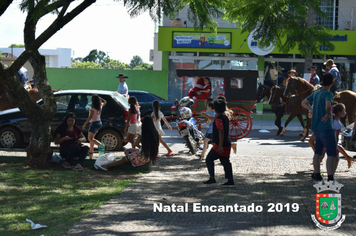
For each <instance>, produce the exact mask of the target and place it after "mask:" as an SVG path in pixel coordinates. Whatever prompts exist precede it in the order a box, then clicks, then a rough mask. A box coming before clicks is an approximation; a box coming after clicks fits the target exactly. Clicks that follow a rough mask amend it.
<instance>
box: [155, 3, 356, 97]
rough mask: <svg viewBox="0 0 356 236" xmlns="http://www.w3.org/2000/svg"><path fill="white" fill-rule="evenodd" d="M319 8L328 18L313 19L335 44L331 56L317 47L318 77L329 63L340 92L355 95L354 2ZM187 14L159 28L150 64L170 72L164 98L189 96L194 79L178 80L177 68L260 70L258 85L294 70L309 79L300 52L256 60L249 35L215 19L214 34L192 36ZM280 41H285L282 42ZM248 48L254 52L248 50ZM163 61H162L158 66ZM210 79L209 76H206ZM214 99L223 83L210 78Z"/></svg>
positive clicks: (271, 54) (273, 52)
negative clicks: (339, 81) (339, 78)
mask: <svg viewBox="0 0 356 236" xmlns="http://www.w3.org/2000/svg"><path fill="white" fill-rule="evenodd" d="M321 8H322V10H323V11H324V12H325V13H326V14H327V16H328V18H327V19H322V18H318V17H316V21H317V24H320V25H323V26H325V27H329V28H331V29H332V31H331V34H332V35H333V37H332V38H331V39H330V40H331V41H332V42H333V44H334V45H335V49H334V50H333V51H331V50H329V49H328V48H326V47H325V46H324V45H319V51H320V53H321V54H322V55H323V56H322V57H321V58H320V57H315V58H313V65H315V66H317V68H318V71H317V72H318V74H319V76H321V75H322V73H323V70H325V66H324V65H323V62H325V61H326V60H327V59H333V60H334V62H335V64H336V65H337V67H338V69H339V70H340V72H341V75H342V84H341V86H340V90H344V89H350V90H353V91H356V82H355V78H356V74H355V71H356V68H355V59H356V44H354V43H353V42H354V41H355V40H356V31H354V30H355V23H356V2H355V1H352V0H322V1H321ZM186 15H187V12H186V10H183V11H181V12H180V13H179V15H178V17H179V19H176V20H173V21H172V20H170V19H168V18H164V20H163V24H162V26H161V27H159V29H158V35H157V44H156V45H157V48H155V52H156V53H157V51H159V52H161V56H160V57H158V59H157V60H156V58H155V60H154V64H156V63H158V64H159V65H162V69H163V70H164V69H167V70H168V99H175V98H179V97H182V96H185V95H186V94H187V91H188V89H189V87H190V86H191V80H192V78H183V79H182V78H179V77H177V76H176V73H175V72H176V70H177V69H195V70H198V69H199V70H258V71H259V80H260V81H264V80H270V81H272V82H276V81H277V76H278V71H288V70H290V69H295V70H296V71H297V72H298V76H299V77H304V78H305V79H309V78H310V74H308V73H304V61H305V58H304V57H303V56H302V55H300V52H299V50H298V48H295V49H293V50H291V51H290V52H288V54H283V53H282V52H281V51H279V49H278V48H274V49H273V50H271V51H270V52H269V53H268V54H267V55H256V54H255V53H254V52H253V49H251V48H253V46H257V45H254V44H257V42H251V41H249V33H244V34H242V33H241V31H242V30H241V29H238V28H237V27H236V26H235V25H232V24H228V23H227V22H224V21H222V20H219V19H217V22H218V24H219V26H218V30H217V34H216V35H213V34H211V33H210V32H209V30H202V31H199V32H197V31H195V30H194V28H193V25H192V23H190V22H189V20H188V19H187V17H186ZM284 40H287V38H285V39H284ZM251 46H252V47H251ZM160 60H162V61H160ZM207 76H208V75H207ZM212 81H213V82H212V87H213V94H214V90H215V93H216V94H219V92H220V91H219V90H221V89H223V80H222V78H212Z"/></svg>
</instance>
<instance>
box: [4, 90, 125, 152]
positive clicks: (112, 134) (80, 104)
mask: <svg viewBox="0 0 356 236" xmlns="http://www.w3.org/2000/svg"><path fill="white" fill-rule="evenodd" d="M93 94H98V95H99V96H100V97H102V98H103V99H105V100H106V101H107V105H106V106H105V107H104V108H103V111H102V114H101V120H102V123H103V127H102V128H101V129H100V130H99V131H98V134H97V136H96V138H97V139H98V140H103V141H104V143H105V144H106V145H107V147H108V150H120V149H121V147H122V145H123V133H124V128H125V116H127V110H128V108H129V107H128V103H127V98H125V97H124V96H122V95H121V94H118V93H117V92H112V91H103V90H64V91H59V92H56V93H54V96H55V99H56V103H57V111H56V113H55V114H54V116H53V119H52V122H51V131H52V134H53V133H54V130H55V129H56V128H57V126H58V125H59V124H60V123H61V122H62V121H63V119H64V117H65V116H66V114H67V113H68V112H74V113H75V114H76V116H77V125H78V126H79V127H80V128H81V127H82V126H83V124H84V122H85V121H86V119H87V118H88V115H89V108H90V106H91V96H92V95H93ZM38 102H39V103H42V100H40V101H38ZM87 131H88V130H87V129H86V130H85V131H83V133H84V135H85V136H87ZM30 137H31V123H30V122H29V121H28V120H27V118H26V117H25V116H24V115H23V114H22V113H21V111H20V110H19V109H18V108H14V109H9V110H6V111H1V112H0V147H2V148H4V147H6V148H14V147H21V146H23V144H27V143H28V142H29V140H30Z"/></svg>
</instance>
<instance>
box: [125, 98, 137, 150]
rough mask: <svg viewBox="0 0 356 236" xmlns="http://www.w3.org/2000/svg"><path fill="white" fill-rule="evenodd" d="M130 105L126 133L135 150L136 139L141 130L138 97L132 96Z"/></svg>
mask: <svg viewBox="0 0 356 236" xmlns="http://www.w3.org/2000/svg"><path fill="white" fill-rule="evenodd" d="M129 105H130V109H129V114H128V117H127V122H126V126H125V133H126V132H127V138H126V140H127V142H129V143H131V147H132V148H135V142H134V138H135V136H136V134H137V133H138V132H139V128H140V125H139V123H140V110H139V108H138V106H137V99H136V97H134V96H132V97H130V98H129Z"/></svg>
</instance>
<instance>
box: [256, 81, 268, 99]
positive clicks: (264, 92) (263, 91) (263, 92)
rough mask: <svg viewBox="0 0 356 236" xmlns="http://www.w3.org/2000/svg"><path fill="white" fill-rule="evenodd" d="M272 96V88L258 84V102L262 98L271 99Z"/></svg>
mask: <svg viewBox="0 0 356 236" xmlns="http://www.w3.org/2000/svg"><path fill="white" fill-rule="evenodd" d="M270 95H271V87H269V86H268V85H263V84H262V83H258V88H257V94H256V100H257V102H260V101H261V100H262V98H264V97H267V98H269V97H270Z"/></svg>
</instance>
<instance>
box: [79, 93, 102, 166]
mask: <svg viewBox="0 0 356 236" xmlns="http://www.w3.org/2000/svg"><path fill="white" fill-rule="evenodd" d="M105 105H106V101H105V100H104V99H102V98H101V97H99V96H98V95H96V94H94V95H93V96H92V97H91V108H90V109H89V116H88V119H87V120H86V121H85V123H84V125H83V127H82V130H85V128H86V126H87V125H88V123H89V131H88V140H89V142H90V149H89V157H90V159H91V158H92V157H93V153H94V144H96V145H97V146H98V147H99V145H100V142H99V141H98V140H96V139H95V135H96V134H97V133H98V130H99V129H100V128H101V126H102V123H101V119H100V115H101V110H102V109H103V107H104V106H105Z"/></svg>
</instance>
